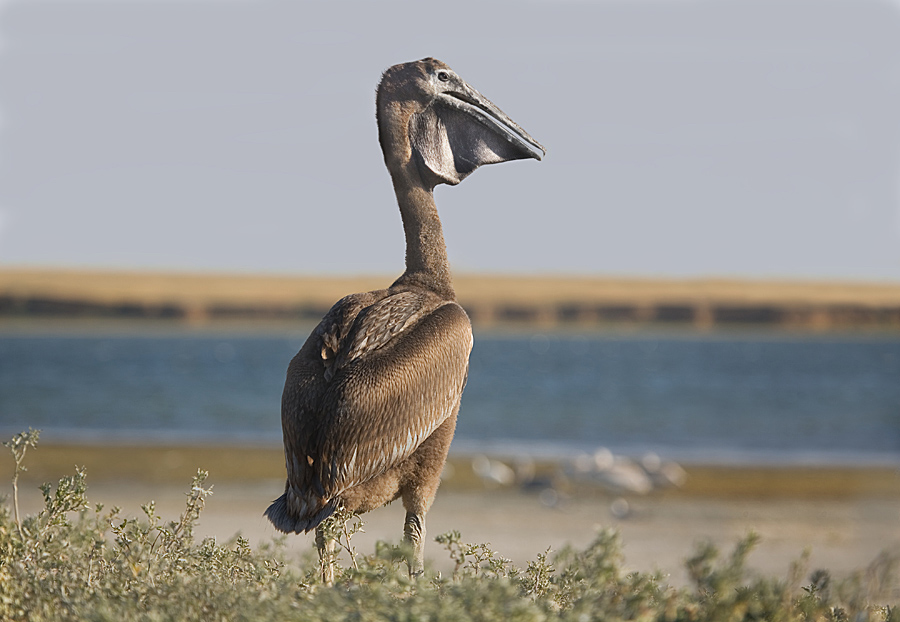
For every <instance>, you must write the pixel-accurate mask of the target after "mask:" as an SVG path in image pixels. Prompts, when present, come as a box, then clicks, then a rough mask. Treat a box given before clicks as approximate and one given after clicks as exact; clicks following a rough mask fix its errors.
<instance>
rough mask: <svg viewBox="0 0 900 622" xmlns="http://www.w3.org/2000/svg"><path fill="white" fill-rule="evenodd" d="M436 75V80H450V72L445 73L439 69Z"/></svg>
mask: <svg viewBox="0 0 900 622" xmlns="http://www.w3.org/2000/svg"><path fill="white" fill-rule="evenodd" d="M437 76H438V80H440V81H441V82H449V81H450V74H449V73H447V72H446V71H439V72H438V75H437Z"/></svg>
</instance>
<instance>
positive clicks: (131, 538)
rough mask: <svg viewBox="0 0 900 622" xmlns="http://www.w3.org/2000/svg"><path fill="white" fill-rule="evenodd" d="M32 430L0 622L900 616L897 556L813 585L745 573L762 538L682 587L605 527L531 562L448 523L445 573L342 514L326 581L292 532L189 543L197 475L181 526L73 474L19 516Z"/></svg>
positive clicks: (1, 525) (199, 500)
mask: <svg viewBox="0 0 900 622" xmlns="http://www.w3.org/2000/svg"><path fill="white" fill-rule="evenodd" d="M37 438H38V435H37V432H34V431H31V430H29V432H24V433H22V434H19V435H17V436H16V437H14V438H13V439H12V440H11V441H9V442H8V443H5V445H6V446H7V447H9V448H10V450H11V451H12V453H13V456H14V458H15V461H16V471H15V474H14V476H13V508H14V514H13V516H10V512H9V509H8V508H7V506H6V505H5V504H4V505H2V506H0V620H32V621H36V622H37V621H42V620H97V621H100V620H116V621H119V620H147V621H151V620H304V621H306V620H312V621H314V620H328V621H342V620H347V621H350V620H352V621H359V622H363V621H366V620H397V621H413V620H454V621H464V620H509V621H535V622H537V621H542V620H554V619H558V620H572V621H578V622H582V621H588V620H660V621H663V620H665V621H671V622H678V621H694V620H696V621H707V620H708V621H732V620H734V621H737V620H771V621H774V622H781V621H784V622H789V621H794V620H797V621H806V620H821V621H835V622H837V621H844V620H846V621H851V620H852V621H854V622H856V621H864V620H873V621H885V622H887V621H891V622H895V621H897V620H900V615H898V613H897V611H898V610H897V609H896V608H895V607H894V606H891V605H888V604H887V601H888V599H891V598H896V596H897V594H898V592H897V574H896V570H897V567H898V564H897V559H896V557H892V556H890V555H887V554H885V555H882V556H880V557H879V558H878V559H876V560H875V561H874V562H873V564H872V565H871V566H870V567H869V568H868V569H867V570H866V571H864V572H860V573H858V574H856V575H854V576H852V577H850V578H848V579H845V580H843V581H835V580H834V579H833V578H832V577H831V576H830V575H829V574H828V573H827V572H826V571H821V570H819V571H816V572H814V573H812V575H810V578H809V583H808V584H807V585H805V586H804V585H802V583H803V582H802V576H803V574H804V571H803V568H804V560H800V561H799V562H798V563H797V564H796V565H795V569H794V571H793V572H792V573H791V576H789V577H788V578H787V579H786V580H777V579H772V578H765V577H761V578H760V577H757V578H753V577H751V576H750V575H749V573H748V572H747V570H746V568H745V559H746V555H747V553H748V552H749V551H750V550H751V549H752V547H753V546H754V544H755V543H756V540H757V538H756V536H754V535H749V536H747V537H746V538H745V539H743V540H741V541H740V542H738V543H737V545H736V547H735V549H734V551H733V552H732V553H731V554H730V555H729V556H727V557H725V558H724V559H720V556H719V553H718V551H717V550H716V549H715V547H713V546H712V545H708V544H707V545H703V546H701V547H700V548H699V549H698V550H697V552H696V554H695V555H694V556H693V557H691V558H690V559H689V560H688V561H687V568H688V572H689V575H690V578H691V581H692V584H691V586H690V587H689V588H684V589H675V588H673V587H670V586H668V585H666V584H665V583H664V582H663V580H662V578H661V577H660V576H659V575H657V574H646V573H640V572H625V571H624V570H623V569H622V555H621V545H620V542H619V537H618V535H617V534H616V533H615V532H614V531H611V530H604V531H600V532H599V533H598V534H597V536H596V538H595V539H594V541H593V543H592V544H591V545H590V546H588V547H587V548H585V549H584V550H574V549H566V550H563V551H561V552H560V553H558V554H556V555H552V554H551V552H550V551H549V549H548V550H547V552H545V553H542V554H540V555H538V557H537V559H536V560H535V561H533V562H531V563H530V564H528V567H527V568H526V569H524V570H522V569H520V568H517V567H515V566H514V565H513V564H512V562H510V561H509V560H507V559H504V558H503V557H501V556H500V555H499V554H497V553H496V552H495V551H493V550H492V549H491V548H490V547H489V546H488V545H486V544H477V545H472V544H466V543H464V542H463V541H462V538H461V536H460V534H459V533H458V532H450V533H447V534H443V535H441V536H438V537H437V541H438V543H440V544H441V545H443V547H444V549H445V550H446V552H447V554H448V555H449V557H450V559H451V560H452V561H453V562H454V563H455V569H454V570H453V572H452V573H451V574H450V576H446V577H444V576H441V575H439V574H436V575H430V576H428V575H426V576H423V577H418V578H410V576H409V574H408V572H407V570H406V565H405V559H406V551H405V550H404V549H403V547H402V546H394V545H391V544H387V543H383V542H380V543H378V545H377V546H376V549H375V551H374V553H372V554H369V555H365V554H359V553H358V552H356V551H355V550H354V549H353V547H352V545H351V538H352V536H353V534H354V533H356V532H357V531H358V530H359V529H360V528H361V525H362V523H361V522H360V520H359V518H358V517H355V516H352V515H349V514H347V513H344V514H339V515H338V516H336V517H335V519H334V520H333V521H332V523H331V524H330V525H329V527H328V528H329V529H331V530H332V533H333V534H334V535H335V536H336V537H338V538H339V542H340V546H342V547H344V548H345V549H346V550H347V551H348V552H349V553H350V559H351V563H350V565H349V566H348V567H347V568H338V570H337V573H336V581H335V584H334V586H331V587H328V586H326V585H324V584H323V583H322V581H321V574H322V572H321V571H322V568H321V565H320V563H319V561H318V560H317V559H314V557H313V556H312V555H309V556H308V557H307V558H305V559H304V560H301V561H299V562H296V561H295V562H291V563H288V562H287V561H286V559H285V551H284V545H283V543H284V540H283V539H279V540H275V541H273V542H271V543H268V544H265V545H263V546H261V547H260V548H259V549H258V550H255V551H254V550H252V549H251V547H250V546H249V544H248V542H247V541H246V540H244V539H243V538H241V537H236V538H235V539H233V540H231V541H229V542H227V543H225V544H218V543H217V542H216V541H215V540H214V539H211V538H206V539H203V540H201V541H200V542H197V541H195V539H194V537H193V528H194V525H195V523H196V521H197V519H198V517H199V516H200V513H201V512H202V510H203V506H204V503H205V499H206V497H207V496H208V495H210V494H211V493H212V491H211V489H210V488H206V487H205V480H206V477H207V474H206V473H205V472H203V471H198V473H197V475H196V476H195V477H194V479H193V482H192V483H191V487H190V490H189V491H188V493H187V500H186V505H185V510H184V512H183V513H182V515H181V516H180V518H179V519H178V520H176V521H172V522H168V523H161V522H160V517H159V516H157V515H156V511H155V507H154V505H153V503H148V504H146V505H144V506H143V508H142V509H143V514H144V515H143V516H142V517H140V518H124V517H122V516H121V515H120V510H119V509H118V508H112V509H110V510H106V509H104V508H103V507H102V506H100V505H96V506H94V507H91V506H90V505H89V504H88V501H87V499H86V498H85V473H84V471H83V470H79V469H76V472H75V474H74V475H73V476H70V477H65V478H63V479H62V480H60V481H59V483H58V484H57V485H56V486H55V487H53V486H50V485H45V486H43V487H42V488H41V490H42V492H43V494H44V509H43V510H42V511H41V512H39V513H38V514H37V515H35V516H28V517H25V518H21V517H19V515H18V509H17V505H18V504H17V479H18V474H19V473H20V472H21V470H23V460H24V456H25V452H26V450H27V448H28V447H34V446H35V444H36V442H37Z"/></svg>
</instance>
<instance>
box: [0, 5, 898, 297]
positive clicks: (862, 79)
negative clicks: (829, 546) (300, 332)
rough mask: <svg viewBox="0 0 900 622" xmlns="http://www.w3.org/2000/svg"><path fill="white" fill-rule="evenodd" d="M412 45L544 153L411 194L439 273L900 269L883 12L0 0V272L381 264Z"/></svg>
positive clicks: (888, 27) (887, 17)
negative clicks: (394, 73)
mask: <svg viewBox="0 0 900 622" xmlns="http://www.w3.org/2000/svg"><path fill="white" fill-rule="evenodd" d="M424 56H434V57H436V58H439V59H441V60H443V61H445V62H447V63H448V64H449V65H450V66H451V67H453V68H454V69H455V70H456V71H457V72H458V73H459V74H460V75H461V76H462V77H463V78H464V79H465V80H467V81H468V82H469V83H470V84H471V85H472V86H474V87H475V88H477V89H478V90H479V91H481V92H482V93H483V94H484V95H486V96H487V97H488V98H490V99H491V100H493V101H494V102H495V103H496V104H497V105H499V106H500V107H501V108H502V109H503V110H504V111H505V112H506V113H508V114H509V116H510V117H512V118H513V119H514V120H515V121H516V122H518V123H519V124H520V125H522V126H523V127H524V128H525V129H526V130H527V131H528V132H529V133H530V134H531V135H532V136H534V137H535V138H536V139H537V140H539V141H540V142H541V143H543V144H544V145H545V146H546V147H547V151H548V153H547V156H546V158H545V159H544V161H542V162H536V161H531V160H529V161H517V162H511V163H506V164H501V165H495V166H489V167H484V168H482V169H480V170H478V171H477V172H476V173H475V174H473V175H472V176H471V177H469V178H468V179H466V180H465V181H464V182H463V183H462V184H461V185H459V186H457V187H452V188H451V187H446V186H441V187H439V188H438V189H437V190H436V192H435V196H436V200H437V203H438V207H439V210H440V213H441V218H442V221H443V223H444V232H445V237H446V241H447V245H448V252H449V255H450V260H451V263H452V265H453V267H454V269H455V270H456V271H464V272H469V273H472V272H477V273H517V274H526V273H542V274H590V275H606V276H647V277H676V278H706V277H740V278H782V279H793V278H802V279H806V278H811V279H825V280H831V279H837V280H864V281H889V282H898V281H900V3H895V2H887V1H886V0H884V1H874V0H843V1H828V0H815V1H798V0H774V1H767V0H731V1H724V0H719V1H710V0H706V1H704V0H666V1H651V0H627V1H626V0H616V1H612V0H518V1H515V2H496V1H490V0H477V1H473V0H458V1H456V2H453V3H422V2H416V3H414V2H400V1H396V0H382V1H380V2H368V1H364V0H348V1H345V2H337V1H335V2H324V1H316V2H300V1H297V0H194V1H183V0H181V1H176V0H167V1H166V0H118V1H115V2H111V1H106V2H97V1H93V2H88V1H80V0H68V1H57V2H46V1H44V0H3V1H2V2H0V269H2V268H4V267H6V268H9V267H23V266H38V267H44V266H46V267H69V268H104V269H141V270H160V269H161V270H186V271H207V270H212V271H224V272H243V273H255V272H263V273H287V274H291V273H296V274H372V273H379V274H399V273H400V272H402V270H403V257H404V247H403V245H404V238H403V232H402V228H401V223H400V217H399V212H398V210H397V207H396V203H395V200H394V197H393V193H392V189H391V184H390V180H389V177H388V175H387V172H386V170H385V168H384V164H383V160H382V157H381V153H380V149H379V146H378V142H377V131H376V126H375V119H374V92H375V86H376V84H377V82H378V80H379V78H380V75H381V72H382V71H383V70H384V69H385V68H386V67H387V66H389V65H391V64H394V63H397V62H403V61H408V60H414V59H417V58H421V57H424Z"/></svg>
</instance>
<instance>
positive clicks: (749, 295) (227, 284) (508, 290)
mask: <svg viewBox="0 0 900 622" xmlns="http://www.w3.org/2000/svg"><path fill="white" fill-rule="evenodd" d="M393 278H394V276H391V275H370V276H355V277H347V276H333V277H324V276H276V275H264V274H258V275H257V274H253V275H250V274H247V275H238V274H212V273H209V274H201V273H174V272H172V273H165V272H116V271H81V270H49V269H47V270H44V269H0V293H2V294H4V295H11V296H18V297H39V296H42V297H48V298H60V299H82V300H92V301H98V302H104V303H120V302H136V303H143V304H166V303H174V304H180V305H184V306H187V307H192V306H195V307H197V306H209V305H215V304H232V305H249V304H271V305H294V304H305V303H311V304H316V305H326V306H330V305H331V304H332V303H334V302H335V301H336V300H338V299H339V298H341V297H342V296H344V295H346V294H348V293H352V292H358V291H367V290H370V289H377V288H380V287H386V286H387V285H389V284H390V283H391V281H392V280H393ZM455 286H456V290H457V294H458V296H459V298H460V300H462V301H465V302H469V303H471V304H473V305H480V304H486V303H496V302H510V303H564V302H585V303H591V302H596V303H611V302H620V303H636V304H642V303H643V304H652V303H657V302H661V301H665V302H667V303H677V302H684V303H689V302H696V301H704V302H722V303H733V304H758V303H770V304H814V305H819V304H829V305H841V304H845V305H850V304H852V305H863V306H900V283H856V282H824V281H823V282H819V281H762V280H738V279H734V280H726V279H649V278H648V279H638V278H613V277H573V276H564V275H558V276H553V275H546V276H510V275H472V274H460V275H457V276H456V277H455Z"/></svg>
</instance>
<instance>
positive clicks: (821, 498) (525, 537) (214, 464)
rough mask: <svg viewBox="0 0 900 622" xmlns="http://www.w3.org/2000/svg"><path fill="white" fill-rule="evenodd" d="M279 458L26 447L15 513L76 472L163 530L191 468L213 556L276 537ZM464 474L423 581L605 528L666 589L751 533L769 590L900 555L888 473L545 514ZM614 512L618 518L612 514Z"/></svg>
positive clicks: (438, 513) (388, 525) (717, 474)
mask: <svg viewBox="0 0 900 622" xmlns="http://www.w3.org/2000/svg"><path fill="white" fill-rule="evenodd" d="M278 454H279V452H278V450H277V448H246V449H244V450H238V449H236V448H214V447H205V448H193V449H192V448H189V447H176V448H171V447H169V448H153V447H140V446H133V447H127V446H126V447H108V448H105V449H104V448H97V447H93V448H91V447H80V446H77V445H56V446H52V445H51V446H46V447H40V446H39V447H38V449H37V450H30V453H29V455H28V456H27V458H26V466H28V467H29V471H28V472H26V473H25V474H23V476H22V478H21V480H20V503H21V508H22V511H23V512H24V513H33V512H36V511H39V510H40V507H41V495H40V492H39V491H38V490H37V485H38V484H39V483H40V482H41V481H44V480H47V481H53V479H55V478H56V476H57V475H61V474H65V473H66V472H68V473H71V472H72V471H73V467H74V464H76V463H77V464H83V465H86V467H87V470H88V480H87V481H88V495H87V496H88V500H89V501H90V502H91V504H92V505H93V504H95V503H98V502H99V503H103V504H104V505H105V506H106V507H112V506H119V507H121V508H122V516H142V515H143V514H142V512H141V508H140V506H141V505H142V504H144V503H147V502H148V501H151V500H153V501H155V502H156V508H157V513H158V514H159V515H160V516H161V517H162V519H163V520H174V519H176V518H177V517H178V516H179V514H180V512H181V510H182V509H183V507H184V500H185V492H186V491H187V490H188V488H189V485H190V475H191V473H193V472H196V468H197V467H198V466H202V467H204V468H207V469H209V470H210V476H209V479H208V480H207V484H210V485H212V487H213V494H212V495H211V496H210V497H209V498H208V500H207V505H206V508H205V509H204V511H203V513H202V515H201V518H200V521H199V526H198V529H197V532H196V533H195V535H196V536H197V537H206V536H212V537H215V538H216V539H217V540H218V541H219V542H224V541H227V540H228V539H230V538H232V537H233V536H234V535H235V534H238V533H240V534H241V535H243V536H244V537H246V538H248V539H249V540H250V542H251V544H252V545H254V546H256V545H258V544H259V543H261V542H265V541H268V540H271V539H272V538H273V537H275V536H276V535H277V534H276V532H275V531H274V529H273V528H272V526H271V525H270V524H269V523H268V521H267V520H266V519H265V518H264V517H263V515H262V513H263V511H264V510H265V508H266V507H267V505H268V504H269V503H270V502H271V501H272V500H273V499H274V498H276V497H277V496H278V495H280V494H281V492H282V491H283V480H282V479H281V478H282V474H281V471H280V470H279V469H283V465H282V464H281V461H280V457H279V455H278ZM216 456H218V458H217V459H216ZM78 458H81V460H80V461H79V460H78ZM73 459H75V461H74V462H73ZM66 463H68V464H71V465H72V466H71V467H66ZM468 463H469V457H467V456H459V455H455V456H454V457H453V458H452V460H451V464H453V465H454V470H455V475H454V476H453V477H451V478H449V479H448V480H447V481H446V482H445V483H444V484H443V485H442V487H441V489H440V490H439V492H438V495H437V499H436V501H435V503H434V506H433V507H432V509H431V511H430V512H429V514H428V516H427V529H428V537H427V545H426V558H427V559H428V560H430V561H429V567H430V568H432V569H434V570H437V571H441V572H444V573H446V572H449V571H450V570H451V569H452V566H453V564H452V562H451V560H450V558H449V556H448V555H447V554H446V552H445V551H443V550H442V549H441V546H440V545H439V544H437V543H435V542H434V540H433V538H434V536H437V535H438V534H441V533H444V532H447V531H450V530H457V531H459V532H461V534H462V539H463V541H464V542H468V543H490V545H491V547H492V548H493V549H494V550H496V551H497V552H498V553H499V554H500V555H502V556H503V557H507V558H509V559H511V560H512V561H513V562H515V563H516V564H517V565H519V566H520V567H523V568H524V567H525V566H527V564H528V562H529V561H531V560H534V559H535V557H536V556H537V555H538V554H539V553H542V552H544V551H546V550H547V548H548V547H549V548H551V549H552V550H554V551H558V550H560V549H561V548H562V547H564V546H567V545H571V546H573V547H575V548H583V547H585V546H587V545H588V544H589V543H590V542H591V540H592V538H593V536H594V534H595V533H596V531H597V530H598V529H602V528H613V529H616V530H617V531H618V532H619V533H620V535H621V540H622V543H623V553H624V556H625V568H627V569H629V570H640V571H652V570H659V571H661V572H662V573H663V574H664V575H666V576H667V577H668V579H667V580H668V581H670V582H671V583H672V584H674V585H685V584H686V583H687V581H688V577H687V574H686V572H685V570H684V561H685V560H686V559H687V558H688V557H690V556H691V555H692V553H693V552H694V551H695V548H696V545H697V544H698V543H700V542H704V541H710V542H712V543H713V544H715V545H716V546H717V547H719V549H720V550H721V551H722V553H723V554H727V553H728V552H730V550H731V549H732V548H733V546H734V545H735V543H736V542H737V541H738V540H739V539H740V538H741V537H743V536H745V535H746V534H747V533H749V532H750V531H754V532H756V533H758V534H759V535H760V536H761V541H760V543H759V545H758V546H757V548H756V549H755V550H754V552H753V553H752V554H751V555H750V558H749V562H748V566H749V568H750V569H752V570H753V571H754V572H760V573H764V574H766V575H767V576H773V577H780V578H786V577H787V576H788V572H789V569H790V566H791V563H792V562H794V561H796V560H798V559H800V558H801V556H802V555H803V554H804V551H807V550H808V551H809V561H808V569H807V572H806V574H805V576H808V573H809V572H812V571H813V570H815V569H818V568H825V569H828V570H829V571H831V572H832V574H833V575H835V576H847V575H848V574H850V573H852V572H855V571H858V570H862V569H864V568H866V566H867V565H868V564H869V563H871V562H872V561H873V560H874V559H875V558H876V557H877V556H878V555H879V553H880V552H882V551H885V550H888V551H890V550H893V551H894V552H897V551H900V494H898V491H900V473H898V471H897V469H896V467H880V468H874V467H869V468H852V467H834V468H799V467H790V468H788V467H784V468H781V467H778V468H776V467H769V468H766V469H761V468H758V467H757V468H751V467H736V466H730V467H724V466H716V465H705V466H695V467H692V466H690V465H686V471H687V473H688V479H687V480H686V482H685V484H684V486H683V487H682V488H677V489H674V488H673V489H670V490H666V491H658V492H653V493H650V494H647V495H630V496H627V495H626V496H619V495H616V494H610V493H609V492H606V491H603V490H599V489H596V488H587V487H573V488H569V489H563V490H560V491H559V494H558V496H557V497H556V498H555V499H554V501H555V503H553V504H548V503H547V497H546V495H541V494H540V490H538V489H536V488H535V489H533V491H529V490H525V489H522V488H518V487H514V486H513V487H499V486H498V487H493V488H491V487H488V486H487V485H485V484H484V483H482V482H478V481H475V480H474V479H472V477H471V476H470V475H467V465H468ZM142 465H143V468H142ZM226 465H230V466H226ZM11 466H12V461H11V459H9V458H4V461H3V462H0V467H2V468H3V469H4V470H5V471H7V472H11V469H10V468H11ZM67 469H68V470H67ZM766 482H768V483H769V485H765V483H766ZM7 490H9V491H10V492H11V490H10V489H9V488H7ZM621 499H625V500H626V502H627V506H628V510H627V511H626V512H624V513H623V512H622V511H621V510H622V507H623V506H622V504H621V501H620V500H621ZM614 502H616V503H617V505H616V506H615V511H614V505H613V504H614ZM403 516H404V510H403V507H402V505H401V504H400V503H399V502H395V503H394V504H392V505H390V506H388V507H385V508H381V509H379V510H376V511H373V512H370V513H369V514H366V515H365V516H364V517H363V522H364V523H365V526H364V531H365V533H361V534H357V535H356V536H354V538H353V544H354V546H355V547H356V548H357V550H358V551H359V552H361V553H372V552H373V551H374V544H375V542H376V541H377V540H387V541H391V542H397V541H398V540H399V539H400V536H401V534H402V524H403ZM312 547H313V537H312V535H305V536H290V537H289V538H287V550H288V554H289V556H292V557H299V556H301V555H303V554H307V553H309V552H311V551H312Z"/></svg>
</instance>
